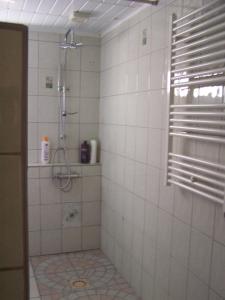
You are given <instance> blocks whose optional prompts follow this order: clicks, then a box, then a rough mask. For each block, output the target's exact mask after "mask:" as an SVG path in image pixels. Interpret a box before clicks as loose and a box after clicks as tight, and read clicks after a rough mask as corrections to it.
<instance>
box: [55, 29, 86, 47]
mask: <svg viewBox="0 0 225 300" xmlns="http://www.w3.org/2000/svg"><path fill="white" fill-rule="evenodd" d="M69 35H70V41H69V42H68V36H69ZM81 46H83V44H82V43H80V42H75V31H74V28H72V27H71V28H69V29H68V30H67V32H66V34H65V37H64V41H63V42H62V43H61V44H59V47H60V48H62V49H76V48H78V47H81Z"/></svg>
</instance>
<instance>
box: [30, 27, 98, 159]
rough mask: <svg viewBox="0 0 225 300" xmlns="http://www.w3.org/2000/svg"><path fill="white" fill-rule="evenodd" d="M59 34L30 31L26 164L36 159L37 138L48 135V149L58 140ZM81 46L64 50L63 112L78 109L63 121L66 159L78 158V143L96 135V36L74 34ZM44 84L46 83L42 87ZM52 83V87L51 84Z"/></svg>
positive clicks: (38, 145)
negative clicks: (64, 98) (64, 107)
mask: <svg viewBox="0 0 225 300" xmlns="http://www.w3.org/2000/svg"><path fill="white" fill-rule="evenodd" d="M63 38H64V37H63V36H62V35H58V34H53V33H41V32H39V33H38V32H30V34H29V64H28V65H29V74H28V83H29V88H28V95H29V99H28V105H29V112H28V121H29V124H28V150H29V163H38V162H40V146H41V137H42V136H44V135H48V136H49V139H50V143H51V149H52V150H53V151H54V149H55V148H56V147H57V142H58V120H59V119H58V117H59V114H58V99H59V92H58V90H57V84H58V77H59V76H58V74H59V61H62V60H64V53H65V51H64V50H62V49H60V48H59V47H58V45H59V42H60V41H62V40H63ZM77 39H78V40H79V41H81V42H83V44H84V46H83V47H82V48H78V49H73V50H68V56H67V71H66V78H67V86H68V88H69V91H68V93H67V96H68V98H67V111H68V112H78V114H76V115H72V116H68V117H67V121H66V123H67V124H66V128H65V133H66V135H67V136H66V145H67V148H68V151H67V155H68V159H69V161H70V162H78V161H79V153H78V149H79V145H80V142H81V141H82V140H84V139H90V138H92V137H94V138H97V137H98V110H99V66H100V64H99V58H100V45H99V43H100V39H99V38H94V37H77ZM46 84H47V86H46ZM51 85H52V86H51Z"/></svg>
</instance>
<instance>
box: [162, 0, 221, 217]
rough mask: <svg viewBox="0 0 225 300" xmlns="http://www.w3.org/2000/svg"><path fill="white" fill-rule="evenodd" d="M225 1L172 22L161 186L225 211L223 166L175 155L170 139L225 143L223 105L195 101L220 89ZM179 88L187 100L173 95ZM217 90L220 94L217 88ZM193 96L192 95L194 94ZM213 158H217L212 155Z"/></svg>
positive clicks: (178, 91)
mask: <svg viewBox="0 0 225 300" xmlns="http://www.w3.org/2000/svg"><path fill="white" fill-rule="evenodd" d="M224 20H225V3H224V1H221V0H215V1H212V2H210V3H209V4H207V5H205V6H203V7H201V8H199V9H197V10H195V11H193V12H191V13H189V14H188V15H186V16H184V17H182V18H179V19H177V17H176V15H175V14H173V16H172V20H171V34H170V37H171V40H170V50H171V51H170V59H169V61H170V63H169V66H168V80H167V92H168V93H167V95H168V110H167V117H168V120H167V139H168V140H167V151H166V184H174V185H176V186H179V187H181V188H183V189H186V190H189V191H192V192H194V193H196V194H199V195H201V196H203V197H205V198H208V199H210V200H212V201H214V202H216V203H219V204H222V205H223V209H224V212H225V190H224V188H225V165H221V164H218V163H215V162H211V161H207V160H204V159H200V158H199V157H198V158H197V157H193V156H192V155H184V154H183V153H176V149H175V146H174V138H175V137H176V138H180V139H182V140H183V141H184V142H186V141H187V140H192V141H195V142H196V143H198V142H206V143H216V144H218V145H220V147H222V146H223V147H224V144H225V104H224V103H217V102H215V103H210V104H209V103H197V102H196V100H195V97H194V95H195V94H194V93H195V92H196V93H197V96H198V91H199V89H204V88H205V89H206V88H209V89H210V88H212V87H214V90H215V89H218V90H219V89H220V91H222V90H224V85H225V50H224V49H225V21H224ZM181 91H183V92H185V93H186V94H185V95H186V96H187V95H188V94H191V93H192V98H191V99H190V96H189V98H188V103H183V102H181V103H180V102H178V103H177V101H176V100H175V96H177V95H179V93H180V92H181ZM221 93H222V92H221ZM196 98H197V97H196ZM215 159H216V158H215Z"/></svg>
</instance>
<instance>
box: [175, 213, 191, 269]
mask: <svg viewBox="0 0 225 300" xmlns="http://www.w3.org/2000/svg"><path fill="white" fill-rule="evenodd" d="M190 234H191V229H190V226H188V225H186V224H185V223H183V222H181V221H179V220H177V219H175V218H174V219H173V233H172V256H173V257H174V259H175V260H176V261H178V262H179V264H180V265H184V266H185V267H187V265H188V258H189V243H190Z"/></svg>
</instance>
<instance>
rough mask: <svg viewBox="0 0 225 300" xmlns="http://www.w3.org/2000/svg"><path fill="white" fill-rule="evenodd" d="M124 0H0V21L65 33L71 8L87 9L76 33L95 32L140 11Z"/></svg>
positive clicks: (74, 9)
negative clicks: (89, 15) (85, 18)
mask: <svg viewBox="0 0 225 300" xmlns="http://www.w3.org/2000/svg"><path fill="white" fill-rule="evenodd" d="M142 7H143V4H140V3H136V2H130V1H128V0H0V21H3V22H13V23H22V24H26V25H28V26H30V28H31V29H32V30H40V31H53V32H60V33H61V32H65V29H66V28H67V27H69V26H70V24H71V23H70V21H69V16H70V15H71V14H72V12H73V11H77V10H79V11H82V12H91V17H90V18H89V20H88V21H87V22H86V23H84V24H81V25H79V28H78V31H79V32H84V33H85V32H86V33H92V34H99V33H101V32H103V31H105V29H106V28H109V27H111V26H113V25H114V24H116V23H117V22H121V20H122V19H124V18H127V17H128V16H129V15H132V14H134V13H135V12H136V11H137V10H140V9H141V8H142Z"/></svg>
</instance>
